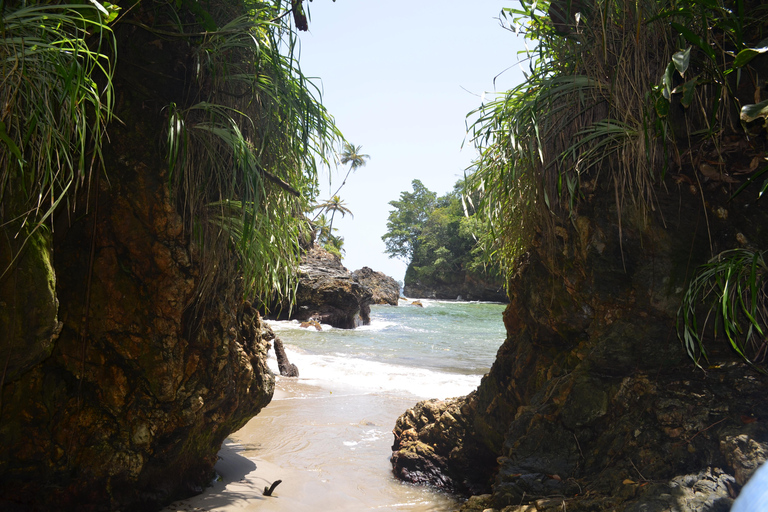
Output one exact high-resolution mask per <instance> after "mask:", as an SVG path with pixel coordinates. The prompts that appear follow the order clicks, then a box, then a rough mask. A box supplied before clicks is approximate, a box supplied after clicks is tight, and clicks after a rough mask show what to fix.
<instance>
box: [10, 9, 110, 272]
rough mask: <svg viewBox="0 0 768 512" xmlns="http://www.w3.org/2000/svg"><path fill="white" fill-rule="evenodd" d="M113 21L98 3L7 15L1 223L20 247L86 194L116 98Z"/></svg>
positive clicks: (11, 12)
mask: <svg viewBox="0 0 768 512" xmlns="http://www.w3.org/2000/svg"><path fill="white" fill-rule="evenodd" d="M110 19H111V13H110V12H108V11H107V10H106V9H105V8H103V7H101V6H100V5H99V4H83V5H79V4H64V5H48V4H40V5H31V6H28V5H25V4H23V5H22V6H20V7H18V6H17V7H9V6H6V8H5V10H4V11H3V12H2V26H1V27H0V106H1V108H0V149H2V150H1V151H0V226H1V227H2V228H3V230H5V231H6V233H8V236H9V237H10V238H16V239H17V242H19V243H16V244H13V245H14V246H15V247H17V249H16V250H17V251H20V249H19V246H20V245H23V241H24V240H25V239H26V236H27V235H28V234H29V233H31V232H33V231H34V230H36V229H37V228H38V227H39V226H40V225H41V224H43V223H44V222H46V220H48V219H49V218H50V216H51V214H52V212H53V211H54V210H55V209H56V207H57V206H58V205H59V204H60V203H62V202H65V203H73V202H74V200H75V198H76V197H77V196H78V193H79V192H80V191H85V192H87V191H88V189H89V186H90V183H91V178H92V176H93V175H94V173H95V172H97V170H98V168H99V165H98V164H99V162H100V159H101V152H100V143H101V140H102V137H103V136H104V133H105V128H106V125H107V123H108V122H109V121H110V119H111V116H112V108H113V102H114V98H113V92H112V74H113V69H114V53H115V40H114V38H113V35H112V32H111V30H110V29H109V27H108V26H107V22H108V21H109V20H110ZM14 258H15V255H14ZM11 267H12V266H10V267H7V268H3V269H0V273H2V274H5V273H6V272H7V271H8V270H9V269H10V268H11Z"/></svg>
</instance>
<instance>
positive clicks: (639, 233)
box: [392, 180, 768, 512]
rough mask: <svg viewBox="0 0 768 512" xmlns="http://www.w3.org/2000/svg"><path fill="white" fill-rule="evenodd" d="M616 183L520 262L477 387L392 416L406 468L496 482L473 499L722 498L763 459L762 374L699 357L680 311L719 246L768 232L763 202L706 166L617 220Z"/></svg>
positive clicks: (474, 483)
mask: <svg viewBox="0 0 768 512" xmlns="http://www.w3.org/2000/svg"><path fill="white" fill-rule="evenodd" d="M694 182H695V181H694ZM611 187H612V186H607V187H606V189H604V190H596V191H594V194H593V195H592V196H590V198H589V199H590V200H589V201H587V202H585V204H583V205H582V206H581V207H580V209H579V212H578V215H577V216H576V217H575V218H574V219H573V222H571V223H569V224H564V225H562V226H558V227H557V229H558V240H557V242H558V243H557V244H556V246H554V247H552V246H548V245H546V244H534V247H533V248H532V249H531V251H530V252H529V253H528V255H527V256H526V257H525V258H524V261H523V262H522V263H521V264H520V267H519V269H518V271H517V273H516V275H515V276H514V277H513V278H512V279H511V282H510V300H511V302H510V304H509V306H508V307H507V309H506V311H505V313H504V323H505V325H506V329H507V339H506V341H505V343H504V344H503V346H502V347H501V348H500V349H499V351H498V354H497V357H496V361H495V362H494V364H493V366H492V368H491V370H490V373H489V374H487V375H486V376H485V377H484V378H483V380H482V383H481V384H480V386H479V388H478V389H477V391H476V392H474V393H472V394H470V395H469V396H467V397H463V398H459V399H454V400H448V401H443V402H439V401H426V402H422V403H420V404H418V405H416V406H415V407H414V408H412V409H410V410H409V411H407V412H406V413H405V414H404V415H403V416H401V417H400V419H399V420H398V421H397V425H396V427H395V430H394V435H395V443H394V446H393V450H394V454H393V457H392V461H393V464H394V470H395V473H396V474H397V475H398V476H399V477H401V478H403V479H405V480H408V481H412V482H419V483H424V482H428V483H430V484H432V485H435V486H438V487H441V488H446V489H451V490H456V491H459V492H463V493H467V494H482V493H487V495H486V496H482V497H477V498H474V499H473V500H471V501H470V502H468V504H467V506H466V507H465V510H467V511H470V510H485V509H486V508H488V509H490V508H492V509H493V510H502V509H503V510H505V511H518V512H521V511H531V512H533V511H536V510H539V511H544V510H563V509H565V508H567V510H569V511H571V510H574V511H577V510H584V511H586V510H590V511H598V510H626V511H640V510H658V511H661V510H692V509H695V510H728V507H729V506H730V505H729V503H730V499H731V498H732V497H733V496H734V495H735V494H736V493H737V492H738V489H739V488H740V486H741V485H742V484H743V483H744V481H745V480H746V479H747V478H748V476H749V475H750V474H751V472H752V471H754V469H755V466H756V465H757V464H758V463H760V462H762V461H764V460H765V459H766V455H768V416H767V415H766V411H768V379H767V378H766V377H765V376H763V375H761V374H759V373H758V372H756V371H755V370H754V369H752V368H750V367H748V366H747V365H746V364H744V363H743V362H742V361H741V360H740V359H739V358H738V357H737V356H735V354H734V353H732V352H731V351H730V348H729V347H728V346H727V342H724V343H723V344H722V345H718V344H716V343H715V344H712V345H711V346H710V347H709V348H710V354H709V358H710V359H709V361H710V366H708V367H707V368H706V369H697V368H695V367H694V365H693V363H692V361H691V360H690V359H689V358H688V357H687V355H686V353H685V350H684V348H683V347H682V345H681V343H680V341H679V340H678V338H677V333H676V318H677V310H678V307H679V305H680V301H681V297H682V293H683V290H684V287H685V286H686V282H687V279H689V277H690V275H691V274H692V272H693V270H694V269H695V268H696V266H697V265H699V264H701V263H704V262H705V261H706V260H707V259H708V257H709V255H710V254H711V252H710V251H714V252H715V253H717V252H718V251H720V250H723V249H726V248H730V247H732V246H733V244H738V243H739V242H737V241H738V240H740V241H749V242H748V243H754V244H756V246H759V247H766V246H768V239H767V237H768V235H766V232H765V231H764V230H763V229H762V226H765V223H766V220H768V203H766V202H765V201H764V200H763V202H762V203H760V202H758V203H753V202H752V198H754V197H755V196H756V195H757V191H756V190H753V189H748V191H747V192H744V193H742V194H741V195H739V196H736V197H735V198H734V199H733V200H729V198H730V197H731V195H732V192H733V190H732V189H731V188H729V187H728V185H726V184H724V183H722V182H718V181H706V180H705V181H704V183H703V189H698V188H697V187H687V186H686V187H681V188H679V189H676V188H670V189H668V190H666V191H659V192H658V197H657V199H658V203H656V208H657V210H656V213H655V214H654V215H649V216H648V217H644V216H642V215H636V213H633V212H631V211H624V212H623V219H624V221H623V225H622V226H621V228H620V227H619V226H618V225H617V223H616V221H615V219H616V215H617V212H616V205H615V201H613V192H612V188H611ZM702 192H703V193H705V194H706V197H707V202H703V201H702V200H701V197H700V196H699V194H701V193H702ZM722 212H726V213H727V215H724V214H723V213H722ZM726 218H727V219H728V220H727V221H726V220H725V219H726ZM707 219H708V223H707ZM710 244H711V245H710ZM686 500H687V501H686ZM684 503H688V504H687V505H684ZM693 504H696V505H695V506H694V505H693ZM473 507H475V508H473ZM690 507H692V508H690Z"/></svg>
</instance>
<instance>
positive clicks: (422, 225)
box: [382, 180, 501, 298]
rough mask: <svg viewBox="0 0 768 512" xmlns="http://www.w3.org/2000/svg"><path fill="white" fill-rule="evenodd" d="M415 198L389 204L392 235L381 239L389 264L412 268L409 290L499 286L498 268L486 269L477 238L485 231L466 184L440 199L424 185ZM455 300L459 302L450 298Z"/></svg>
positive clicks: (418, 184) (413, 194) (415, 189)
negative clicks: (479, 283)
mask: <svg viewBox="0 0 768 512" xmlns="http://www.w3.org/2000/svg"><path fill="white" fill-rule="evenodd" d="M411 185H412V187H413V192H401V193H400V199H399V200H395V201H390V202H389V204H390V205H391V206H393V207H394V210H391V211H390V213H389V220H388V221H387V233H386V234H385V235H384V236H382V240H384V244H385V246H386V249H385V251H386V253H387V254H389V256H390V258H394V257H397V258H400V259H402V260H403V261H406V262H407V263H408V269H407V271H406V274H405V285H406V287H407V286H410V285H414V284H417V283H418V285H419V286H423V287H427V288H432V289H434V288H442V287H446V286H449V287H450V286H452V285H454V286H455V285H461V284H462V283H464V282H465V281H466V280H467V277H468V276H469V279H470V280H472V279H474V280H476V281H483V282H489V283H493V282H497V283H499V287H501V284H500V276H499V273H498V270H497V267H493V266H490V265H486V263H485V258H484V257H483V254H482V251H480V250H479V248H478V247H477V238H476V235H475V233H476V232H477V231H478V229H479V228H480V227H481V226H480V223H479V221H478V219H477V218H476V217H475V215H474V211H473V210H468V209H467V202H466V201H464V200H463V195H462V193H463V187H464V183H463V181H459V182H458V183H457V184H456V185H455V186H454V190H453V191H452V192H449V193H448V194H446V195H444V196H441V197H437V194H436V193H435V192H432V191H430V190H428V189H427V188H426V187H425V186H424V185H423V184H422V183H421V181H419V180H413V182H412V183H411ZM450 298H455V296H454V297H450Z"/></svg>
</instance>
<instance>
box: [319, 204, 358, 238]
mask: <svg viewBox="0 0 768 512" xmlns="http://www.w3.org/2000/svg"><path fill="white" fill-rule="evenodd" d="M315 209H316V210H317V209H320V211H321V213H328V212H331V221H330V228H329V230H330V231H331V232H332V231H333V219H334V217H335V216H336V213H340V214H341V216H342V217H345V216H346V215H347V214H349V215H350V216H351V217H352V218H354V217H355V216H354V215H352V210H350V209H349V208H347V205H346V204H345V203H344V201H343V200H342V199H341V197H339V196H338V195H334V196H333V197H332V198H330V199H327V200H326V201H324V202H322V203H320V204H318V205H317V206H315Z"/></svg>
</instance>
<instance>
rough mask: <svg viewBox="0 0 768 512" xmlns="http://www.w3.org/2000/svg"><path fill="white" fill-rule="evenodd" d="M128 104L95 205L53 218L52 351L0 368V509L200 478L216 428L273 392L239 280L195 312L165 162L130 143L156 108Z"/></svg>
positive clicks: (237, 419) (159, 493)
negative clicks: (55, 306) (5, 370)
mask: <svg viewBox="0 0 768 512" xmlns="http://www.w3.org/2000/svg"><path fill="white" fill-rule="evenodd" d="M126 114H127V113H126V112H121V116H123V119H125V120H126V121H129V122H130V123H131V125H130V127H129V128H125V129H123V130H119V129H115V130H114V131H113V132H112V137H113V140H115V141H116V142H115V146H117V145H121V146H122V149H123V150H122V151H120V152H119V154H120V155H121V156H120V159H119V161H118V160H117V159H116V160H114V161H113V162H112V164H113V165H112V166H111V168H110V170H111V172H110V183H109V185H107V183H106V181H105V180H102V181H101V183H100V189H99V192H98V199H97V202H98V215H94V214H93V213H92V214H90V215H85V216H83V217H82V218H80V219H78V221H76V222H74V223H73V224H72V226H71V227H70V228H69V229H68V231H67V232H66V236H62V235H63V233H61V232H59V231H57V235H59V236H60V237H61V238H60V240H58V241H57V242H56V243H55V244H54V246H55V254H56V258H55V261H54V262H53V267H54V268H55V271H56V273H55V274H56V276H57V280H56V283H55V293H56V297H57V299H58V302H59V304H60V307H59V310H58V319H59V320H60V321H61V323H62V324H61V327H60V328H59V331H60V332H59V333H58V335H57V336H50V337H47V338H46V339H48V340H51V341H50V345H49V347H48V348H47V349H46V350H47V352H48V353H49V354H50V355H48V356H47V357H43V358H40V357H34V358H28V360H27V363H26V364H21V363H19V364H16V365H15V366H14V372H13V373H12V374H11V373H9V374H7V375H6V377H5V379H4V382H3V387H2V416H0V437H2V439H3V442H2V443H0V508H1V509H3V510H42V509H48V510H75V509H76V510H81V511H89V510H106V509H109V510H147V509H149V508H151V507H152V506H153V505H155V506H156V505H157V504H158V503H164V502H168V501H170V500H171V499H173V498H176V497H179V496H181V495H184V494H191V493H193V492H196V491H199V490H200V489H201V488H202V487H203V486H205V485H206V484H207V483H208V482H209V481H210V476H211V474H212V468H213V465H214V463H215V462H216V453H217V451H218V450H219V448H220V446H221V443H222V441H223V440H224V438H225V437H226V436H227V435H228V434H229V433H231V432H233V431H235V430H237V429H238V428H240V427H241V426H242V425H244V424H245V422H247V421H248V419H250V418H251V417H252V416H254V415H255V414H256V413H257V412H258V411H259V410H261V408H263V407H264V406H265V405H266V404H267V403H269V401H270V399H271V397H272V393H273V389H274V377H273V376H272V374H271V373H270V371H269V370H268V368H267V365H266V355H267V350H268V347H269V343H268V341H267V339H268V329H267V327H266V326H265V325H264V324H263V323H262V321H261V319H260V317H259V314H258V313H257V312H256V311H255V310H254V309H253V308H251V307H250V305H248V304H247V303H243V302H242V300H241V299H239V297H238V288H239V287H238V285H237V283H233V284H232V286H229V287H227V288H222V289H220V290H217V293H216V296H215V299H214V300H212V301H211V302H209V303H207V304H205V306H204V307H202V308H201V309H200V310H197V311H195V312H197V313H198V315H194V314H192V313H193V309H192V308H194V306H190V304H193V303H194V297H195V290H196V285H197V283H198V282H199V267H198V266H196V265H195V264H194V263H192V262H191V261H192V256H191V254H190V251H191V247H190V243H189V239H188V237H187V236H186V235H185V234H184V233H183V230H182V225H181V219H180V217H179V215H178V214H177V213H176V210H175V207H174V206H173V203H172V202H171V199H170V197H169V193H168V190H167V186H166V183H165V181H166V179H165V178H164V177H163V173H164V172H165V168H166V165H165V163H164V162H163V160H162V158H161V157H159V155H155V154H153V153H152V150H153V149H154V145H149V146H150V147H149V148H147V150H146V152H136V150H135V148H136V146H131V144H135V143H136V140H135V138H136V137H137V135H136V134H137V133H154V132H152V130H154V129H156V128H154V127H153V125H154V126H157V125H160V124H161V121H160V120H159V119H157V118H153V117H152V116H150V115H148V114H147V113H144V114H142V117H143V121H139V120H138V119H137V118H135V117H132V116H130V115H126ZM134 122H135V123H136V124H133V123H134ZM142 140H143V139H142ZM118 141H119V142H118ZM146 146H147V145H145V144H143V145H142V147H146ZM129 148H132V149H129ZM112 151H117V148H116V147H114V146H113V147H112V148H111V152H112ZM40 247H41V250H42V251H43V252H41V254H40V257H41V258H50V257H51V252H50V251H49V250H47V247H45V245H41V246H40ZM91 253H92V254H93V258H92V259H91V258H90V257H89V254H91ZM45 335H46V336H48V334H47V332H46V334H45ZM14 360H17V359H15V358H14ZM170 468H172V469H170Z"/></svg>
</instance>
